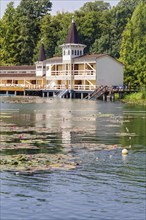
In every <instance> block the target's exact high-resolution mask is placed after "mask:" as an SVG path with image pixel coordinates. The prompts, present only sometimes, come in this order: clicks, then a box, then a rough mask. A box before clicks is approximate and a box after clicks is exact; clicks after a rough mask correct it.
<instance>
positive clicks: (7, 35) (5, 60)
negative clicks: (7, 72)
mask: <svg viewBox="0 0 146 220" xmlns="http://www.w3.org/2000/svg"><path fill="white" fill-rule="evenodd" d="M15 28H16V11H15V9H14V4H13V2H11V3H9V4H8V5H7V9H6V11H5V14H4V16H3V18H2V19H1V21H0V65H12V64H16V59H15V53H16V51H15V48H16V42H15V35H16V33H15Z"/></svg>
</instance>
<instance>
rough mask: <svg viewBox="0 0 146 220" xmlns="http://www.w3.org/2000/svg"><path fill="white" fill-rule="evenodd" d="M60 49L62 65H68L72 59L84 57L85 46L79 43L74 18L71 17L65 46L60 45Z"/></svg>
mask: <svg viewBox="0 0 146 220" xmlns="http://www.w3.org/2000/svg"><path fill="white" fill-rule="evenodd" d="M61 47H62V57H63V62H64V63H70V62H71V61H72V58H75V57H79V56H82V55H84V48H85V47H86V45H84V44H80V43H79V38H78V31H77V28H76V24H75V21H74V17H72V23H71V26H70V29H69V31H68V35H67V38H66V41H65V44H63V45H61Z"/></svg>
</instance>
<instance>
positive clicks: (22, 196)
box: [0, 97, 146, 220]
mask: <svg viewBox="0 0 146 220" xmlns="http://www.w3.org/2000/svg"><path fill="white" fill-rule="evenodd" d="M19 99H20V98H19ZM35 131H38V132H41V133H39V134H41V135H40V136H39V140H40V139H41V138H40V137H42V139H43V140H45V144H44V145H41V144H37V146H36V147H37V148H36V149H35V148H34V149H30V148H29V149H24V148H19V147H18V148H17V149H12V148H9V147H8V146H12V145H15V144H16V143H17V142H18V135H23V136H25V137H28V135H29V141H30V140H32V139H35V138H36V136H35V135H34V134H36V133H35ZM30 135H32V136H30ZM31 137H32V139H31ZM27 141H28V140H27ZM26 143H27V142H26ZM35 143H36V142H35ZM38 143H41V142H38ZM18 144H20V143H19V142H18ZM30 144H31V143H30ZM1 146H3V147H2V149H1V155H13V154H22V153H25V154H30V153H31V154H38V153H43V154H53V153H58V152H59V153H60V152H61V153H63V154H66V155H68V154H70V155H71V156H73V157H74V158H76V160H78V161H79V165H78V166H77V167H76V168H75V169H69V170H64V169H62V170H61V169H60V170H54V171H51V172H44V173H43V172H40V173H39V172H38V173H36V174H34V175H16V173H15V172H8V171H2V170H1V172H0V183H1V185H0V186H1V212H0V217H1V218H0V219H1V220H48V219H51V220H89V219H96V220H97V219H98V220H124V219H128V220H145V219H146V107H144V106H138V105H126V104H123V103H121V102H113V103H112V102H102V101H90V100H75V99H74V100H71V99H59V98H39V97H34V98H33V97H31V98H28V97H27V98H26V101H25V98H24V97H22V101H20V100H19V101H17V98H16V101H15V97H13V98H4V97H1ZM5 146H7V148H8V149H5ZM123 148H127V149H128V155H122V149H123Z"/></svg>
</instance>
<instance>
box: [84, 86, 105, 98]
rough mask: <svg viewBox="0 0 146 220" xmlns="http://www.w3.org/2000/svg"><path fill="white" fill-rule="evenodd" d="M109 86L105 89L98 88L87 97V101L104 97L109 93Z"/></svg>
mask: <svg viewBox="0 0 146 220" xmlns="http://www.w3.org/2000/svg"><path fill="white" fill-rule="evenodd" d="M107 92H108V90H107V86H104V87H98V88H97V89H95V90H94V91H93V92H92V93H91V94H89V95H87V96H86V97H85V99H92V100H93V99H98V98H100V97H101V96H102V95H104V94H105V93H107Z"/></svg>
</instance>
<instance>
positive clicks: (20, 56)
mask: <svg viewBox="0 0 146 220" xmlns="http://www.w3.org/2000/svg"><path fill="white" fill-rule="evenodd" d="M51 7H52V3H51V2H50V0H21V2H20V4H19V6H18V7H17V8H14V4H13V2H11V3H9V4H8V6H7V9H6V11H5V13H4V15H3V17H2V19H1V20H0V65H24V64H32V63H34V62H35V61H37V59H38V52H39V48H40V45H41V42H43V43H44V45H45V49H46V57H47V58H49V57H52V56H59V55H61V48H60V47H59V45H61V44H63V43H64V42H65V38H66V35H67V32H68V29H69V26H70V23H71V17H72V15H74V17H75V21H76V25H77V29H78V33H79V38H80V42H81V43H83V44H86V45H87V48H86V51H85V52H86V53H106V54H109V55H111V56H113V57H114V58H117V59H119V60H120V61H122V62H123V63H124V64H125V83H126V84H127V83H128V82H131V84H135V85H144V84H146V52H145V51H146V22H145V21H146V0H121V1H120V2H119V3H118V4H117V6H115V7H113V8H111V6H110V4H109V3H106V2H103V1H95V2H87V3H85V4H84V5H83V7H81V8H80V9H79V10H77V11H75V12H74V14H73V13H67V12H65V13H63V12H62V13H61V12H58V13H57V14H56V15H55V16H52V15H51V14H50V11H51Z"/></svg>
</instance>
